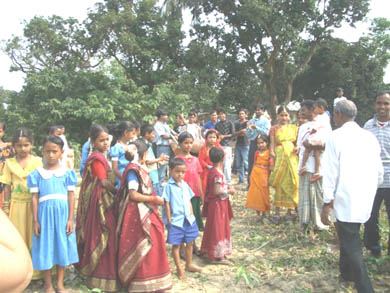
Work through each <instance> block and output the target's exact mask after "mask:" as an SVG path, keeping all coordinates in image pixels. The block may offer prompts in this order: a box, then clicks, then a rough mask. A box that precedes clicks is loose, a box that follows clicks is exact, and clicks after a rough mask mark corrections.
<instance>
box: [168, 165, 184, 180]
mask: <svg viewBox="0 0 390 293" xmlns="http://www.w3.org/2000/svg"><path fill="white" fill-rule="evenodd" d="M186 171H187V166H186V165H178V166H176V167H175V168H173V169H172V170H171V176H172V178H173V180H175V182H177V183H180V182H181V181H182V180H183V179H184V175H185V174H186Z"/></svg>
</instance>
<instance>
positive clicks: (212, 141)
mask: <svg viewBox="0 0 390 293" xmlns="http://www.w3.org/2000/svg"><path fill="white" fill-rule="evenodd" d="M205 140H206V141H205V145H204V146H203V147H202V148H201V149H200V152H199V157H198V159H199V163H200V166H201V167H202V173H201V176H200V179H201V180H202V190H206V184H207V177H208V175H209V171H210V169H211V168H213V163H212V162H211V161H210V156H209V151H210V149H211V148H212V147H219V143H218V133H217V131H216V130H215V129H209V130H207V132H206V135H205Z"/></svg>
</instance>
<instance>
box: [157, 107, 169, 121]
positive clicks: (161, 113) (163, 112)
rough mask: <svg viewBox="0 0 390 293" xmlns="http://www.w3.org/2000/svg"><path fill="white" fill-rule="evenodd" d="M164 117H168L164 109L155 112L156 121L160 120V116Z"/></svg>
mask: <svg viewBox="0 0 390 293" xmlns="http://www.w3.org/2000/svg"><path fill="white" fill-rule="evenodd" d="M165 115H168V111H166V110H164V109H158V110H157V112H156V116H157V118H158V119H160V117H161V116H165Z"/></svg>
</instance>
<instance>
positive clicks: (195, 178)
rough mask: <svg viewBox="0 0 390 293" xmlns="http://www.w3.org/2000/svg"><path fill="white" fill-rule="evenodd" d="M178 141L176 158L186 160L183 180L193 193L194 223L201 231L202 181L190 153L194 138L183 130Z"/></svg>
mask: <svg viewBox="0 0 390 293" xmlns="http://www.w3.org/2000/svg"><path fill="white" fill-rule="evenodd" d="M178 142H179V146H180V153H179V155H178V156H176V158H180V159H182V160H183V161H184V162H186V165H187V170H186V173H185V175H184V181H185V182H187V184H188V185H189V186H190V188H191V190H192V191H193V192H194V194H195V196H194V197H193V198H192V199H191V204H192V209H193V211H194V216H195V218H196V224H197V225H198V228H199V230H200V231H203V228H204V226H203V221H202V217H201V215H200V203H201V202H203V201H204V195H203V189H202V181H201V179H200V176H201V174H202V167H201V166H200V163H199V160H198V158H197V157H194V156H193V155H191V153H190V152H191V149H192V144H193V142H194V138H193V136H192V135H191V134H190V133H189V132H187V131H185V132H182V133H181V134H180V135H179V138H178Z"/></svg>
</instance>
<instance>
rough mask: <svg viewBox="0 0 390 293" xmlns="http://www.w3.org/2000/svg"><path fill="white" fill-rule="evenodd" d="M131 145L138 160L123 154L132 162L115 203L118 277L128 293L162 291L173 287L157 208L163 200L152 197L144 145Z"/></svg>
mask: <svg viewBox="0 0 390 293" xmlns="http://www.w3.org/2000/svg"><path fill="white" fill-rule="evenodd" d="M132 144H133V145H134V146H135V147H136V148H137V153H138V158H139V159H138V161H136V160H135V159H134V157H135V155H132V154H130V153H126V157H127V159H128V160H129V161H131V163H130V164H129V165H128V166H127V167H126V170H125V171H124V172H123V177H122V181H121V186H120V189H119V192H118V196H117V198H116V204H115V207H116V215H118V225H117V230H116V232H117V234H116V235H117V247H118V249H117V253H118V275H119V279H120V280H121V282H122V284H123V285H124V286H126V287H127V288H128V291H129V292H161V291H164V290H168V289H170V288H171V287H172V281H171V272H170V268H169V263H168V256H167V252H166V247H165V239H164V224H163V222H162V220H161V218H160V217H159V215H158V211H157V207H156V206H157V205H163V204H164V200H163V199H162V198H161V197H158V196H155V195H154V194H153V188H152V181H151V179H150V176H149V173H148V170H147V169H146V165H145V162H146V158H147V155H148V146H147V144H146V143H144V142H143V141H141V140H138V141H136V142H134V143H132Z"/></svg>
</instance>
